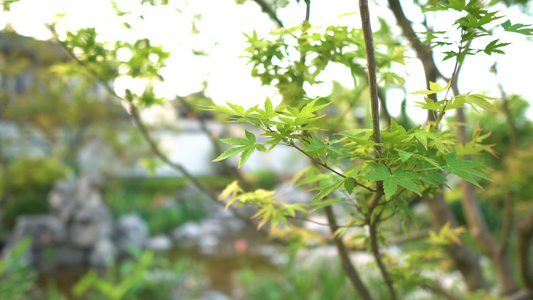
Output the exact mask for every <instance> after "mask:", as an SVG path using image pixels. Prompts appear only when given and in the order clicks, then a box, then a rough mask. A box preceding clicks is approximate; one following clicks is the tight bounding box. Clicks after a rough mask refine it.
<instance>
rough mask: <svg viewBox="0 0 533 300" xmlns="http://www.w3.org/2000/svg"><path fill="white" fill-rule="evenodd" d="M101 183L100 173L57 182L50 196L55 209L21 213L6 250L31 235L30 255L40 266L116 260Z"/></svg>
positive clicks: (38, 266) (99, 263)
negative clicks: (49, 211) (42, 213)
mask: <svg viewBox="0 0 533 300" xmlns="http://www.w3.org/2000/svg"><path fill="white" fill-rule="evenodd" d="M100 183H101V180H100V179H99V178H98V177H96V176H83V177H81V178H80V179H79V180H77V181H59V182H57V183H56V184H55V185H54V188H53V190H52V191H51V192H50V194H49V197H48V202H49V205H50V208H51V213H50V214H47V215H25V216H20V217H18V218H17V221H16V225H15V230H14V233H13V235H12V237H11V238H10V240H9V241H8V246H7V247H5V249H4V251H5V252H8V251H10V249H11V248H12V247H13V246H14V245H16V244H18V242H19V241H20V240H21V239H22V238H23V237H24V236H30V237H31V238H33V241H34V242H33V244H32V246H31V248H30V249H29V251H28V257H31V258H32V259H31V262H32V264H33V265H34V266H35V267H37V268H40V267H41V268H43V267H44V268H45V269H46V270H49V269H51V270H55V269H57V268H62V267H78V266H82V265H86V264H91V265H94V266H100V265H102V264H104V263H107V262H111V261H113V260H114V259H115V256H116V249H115V246H114V245H113V242H112V233H113V221H112V218H111V213H110V212H109V209H108V208H107V206H106V205H105V204H104V203H103V201H102V197H101V194H100V191H99V185H100ZM50 251H51V252H50ZM49 253H52V254H51V255H50V254H49Z"/></svg>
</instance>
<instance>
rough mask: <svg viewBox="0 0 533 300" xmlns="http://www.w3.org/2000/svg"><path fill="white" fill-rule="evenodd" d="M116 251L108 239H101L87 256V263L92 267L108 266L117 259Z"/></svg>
mask: <svg viewBox="0 0 533 300" xmlns="http://www.w3.org/2000/svg"><path fill="white" fill-rule="evenodd" d="M117 254H118V253H117V249H116V247H115V245H114V244H113V242H112V241H111V240H109V239H101V240H99V241H98V242H97V243H96V244H95V245H94V248H93V250H92V251H91V253H90V255H89V263H90V264H91V265H92V266H96V267H103V266H109V265H110V264H112V263H113V262H114V261H115V258H116V257H117Z"/></svg>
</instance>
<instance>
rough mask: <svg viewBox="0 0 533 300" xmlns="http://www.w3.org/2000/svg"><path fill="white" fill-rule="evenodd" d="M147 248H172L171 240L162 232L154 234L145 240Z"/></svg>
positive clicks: (165, 249)
mask: <svg viewBox="0 0 533 300" xmlns="http://www.w3.org/2000/svg"><path fill="white" fill-rule="evenodd" d="M146 246H147V248H148V249H152V250H154V251H160V252H164V251H168V250H170V249H171V248H172V240H171V239H170V238H169V237H168V236H167V235H164V234H160V235H156V236H154V237H152V238H150V239H149V240H148V242H147V245H146Z"/></svg>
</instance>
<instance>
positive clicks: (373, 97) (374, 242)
mask: <svg viewBox="0 0 533 300" xmlns="http://www.w3.org/2000/svg"><path fill="white" fill-rule="evenodd" d="M359 11H360V13H361V23H362V27H363V35H364V38H365V49H366V59H367V66H368V86H369V88H370V108H371V116H372V130H373V139H374V143H375V144H376V145H375V146H374V152H375V155H376V159H377V162H378V163H381V162H380V158H381V157H382V155H383V150H382V149H381V127H380V124H379V120H380V119H379V97H378V84H377V74H376V57H375V53H374V51H375V49H374V39H373V37H372V28H371V26H370V11H369V9H368V0H359ZM376 190H377V192H375V193H374V195H373V197H372V199H371V200H370V201H369V203H368V213H367V216H366V222H367V224H368V226H369V231H370V247H371V250H372V254H373V255H374V259H375V260H376V263H377V264H378V268H379V270H380V271H381V275H382V276H383V281H384V282H385V285H386V286H387V289H388V290H389V294H390V297H391V299H392V300H396V299H397V298H398V297H397V295H396V291H395V289H394V283H393V281H392V279H391V277H390V274H389V272H388V270H387V267H386V266H385V264H384V263H383V260H382V259H381V254H380V253H379V243H378V225H379V218H380V214H374V209H375V208H376V206H377V205H378V203H379V200H380V199H381V197H382V196H383V181H378V182H376Z"/></svg>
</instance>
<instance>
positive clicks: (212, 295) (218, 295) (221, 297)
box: [199, 291, 231, 300]
mask: <svg viewBox="0 0 533 300" xmlns="http://www.w3.org/2000/svg"><path fill="white" fill-rule="evenodd" d="M199 300H231V298H230V297H229V296H228V295H226V294H224V293H222V292H219V291H207V292H205V293H204V294H203V295H202V296H201V298H200V299H199Z"/></svg>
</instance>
